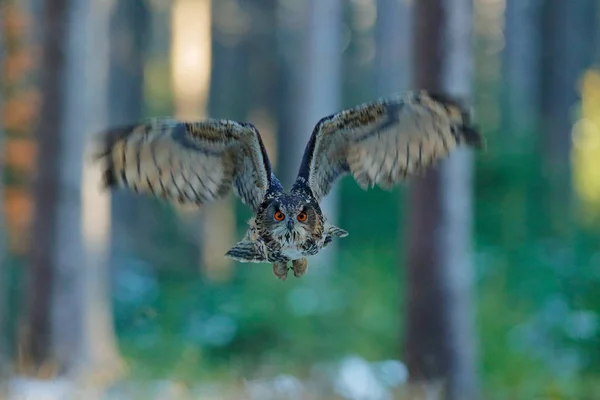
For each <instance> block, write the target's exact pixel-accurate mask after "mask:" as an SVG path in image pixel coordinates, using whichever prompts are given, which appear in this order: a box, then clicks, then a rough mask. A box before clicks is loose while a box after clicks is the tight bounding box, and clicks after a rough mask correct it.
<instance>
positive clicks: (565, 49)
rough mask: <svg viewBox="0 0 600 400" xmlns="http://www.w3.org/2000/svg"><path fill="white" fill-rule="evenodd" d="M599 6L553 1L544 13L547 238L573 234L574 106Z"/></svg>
mask: <svg viewBox="0 0 600 400" xmlns="http://www.w3.org/2000/svg"><path fill="white" fill-rule="evenodd" d="M597 14H598V2H597V1H595V0H581V1H576V2H573V3H567V2H563V1H561V0H547V1H545V2H544V3H543V8H542V37H543V42H542V43H543V45H542V64H541V65H542V68H541V91H540V106H541V117H542V122H543V123H542V128H543V135H542V143H541V153H542V157H543V162H542V168H543V170H542V174H543V176H544V178H545V180H546V182H547V183H548V184H549V193H547V194H546V196H544V198H543V200H544V201H542V206H544V207H547V208H546V210H545V211H544V213H543V214H542V215H548V216H550V217H549V218H546V219H544V220H543V221H542V223H543V224H544V225H545V226H543V228H542V229H543V234H544V235H549V236H559V237H560V236H562V237H566V236H569V235H570V230H571V229H570V227H572V222H573V213H572V209H571V205H572V204H573V191H572V187H571V148H572V146H571V140H572V138H571V130H572V127H573V124H574V122H575V118H576V117H575V116H574V115H573V107H574V106H575V105H576V104H577V102H578V101H579V98H580V95H579V93H578V92H579V82H578V81H579V79H581V77H582V75H583V72H584V71H585V69H586V68H589V67H590V66H591V64H592V62H593V59H594V50H595V48H596V45H595V41H596V38H597V35H596V26H597V22H596V21H597Z"/></svg>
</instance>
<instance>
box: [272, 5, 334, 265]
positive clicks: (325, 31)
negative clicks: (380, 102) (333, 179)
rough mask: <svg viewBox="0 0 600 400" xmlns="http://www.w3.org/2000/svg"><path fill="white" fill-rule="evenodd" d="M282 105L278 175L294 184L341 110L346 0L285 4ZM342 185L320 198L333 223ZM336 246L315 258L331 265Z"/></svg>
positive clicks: (281, 26) (281, 25) (281, 15)
mask: <svg viewBox="0 0 600 400" xmlns="http://www.w3.org/2000/svg"><path fill="white" fill-rule="evenodd" d="M281 7H282V8H281V9H280V12H279V16H278V21H279V22H278V25H279V29H280V30H281V31H282V33H283V35H282V41H281V42H280V52H281V54H282V57H283V59H282V60H281V61H282V67H283V68H284V69H286V70H287V71H284V72H283V74H284V75H283V76H282V78H281V79H282V81H281V82H280V84H281V85H282V86H283V87H282V97H283V98H282V99H281V104H282V109H281V110H280V112H279V113H278V115H279V116H280V119H281V120H280V123H279V127H278V138H277V139H278V146H277V149H278V150H277V153H278V159H279V160H280V162H279V168H278V171H279V175H280V179H281V182H282V184H283V186H284V188H286V189H287V190H289V189H290V188H291V185H292V184H293V182H294V180H295V178H296V175H297V173H298V168H299V167H300V160H301V158H302V154H303V152H304V148H305V147H306V143H307V141H308V138H309V137H310V135H311V133H312V130H313V128H314V127H315V125H316V124H317V122H318V121H319V120H320V119H321V118H322V117H325V116H327V115H330V114H332V113H334V112H336V111H339V109H340V106H341V104H340V97H341V56H342V37H341V35H342V2H341V1H340V0H309V1H306V2H304V3H291V2H286V3H285V4H284V5H282V6H281ZM338 193H339V186H336V187H334V188H333V190H332V191H331V192H330V193H329V195H328V196H327V197H325V199H323V201H322V202H321V209H322V210H323V213H324V214H325V215H326V216H327V218H328V219H329V221H331V223H333V224H336V223H337V221H338V199H339V194H338ZM336 248H337V242H336V241H334V242H333V243H332V244H330V245H329V246H328V247H327V248H325V249H324V250H322V251H321V252H320V253H319V254H318V255H317V256H315V257H313V260H314V262H315V263H316V264H321V265H322V266H323V267H325V266H327V265H330V264H331V262H332V261H333V255H334V253H335V249H336Z"/></svg>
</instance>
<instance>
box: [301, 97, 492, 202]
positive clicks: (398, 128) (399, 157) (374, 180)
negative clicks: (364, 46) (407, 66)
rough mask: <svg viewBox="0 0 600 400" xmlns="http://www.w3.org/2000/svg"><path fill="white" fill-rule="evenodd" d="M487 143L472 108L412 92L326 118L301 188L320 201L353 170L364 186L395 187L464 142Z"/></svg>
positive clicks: (309, 149) (309, 152) (309, 151)
mask: <svg viewBox="0 0 600 400" xmlns="http://www.w3.org/2000/svg"><path fill="white" fill-rule="evenodd" d="M463 143H464V144H467V145H469V146H472V147H475V148H483V147H484V144H485V143H484V139H483V138H482V136H481V135H480V133H479V132H478V131H477V129H476V128H475V127H473V126H472V125H471V122H470V117H469V113H468V112H467V111H466V110H465V109H464V108H463V107H462V106H461V105H460V104H459V103H458V101H455V100H452V99H450V98H449V97H446V96H443V95H434V94H432V93H429V92H427V91H414V92H408V93H407V94H404V95H397V96H394V97H390V98H387V99H382V100H378V101H374V102H371V103H366V104H363V105H360V106H357V107H354V108H350V109H346V110H343V111H340V112H338V113H336V114H333V115H330V116H328V117H325V118H322V119H321V120H320V121H319V122H318V123H317V125H316V126H315V128H314V130H313V133H312V135H311V137H310V140H309V142H308V144H307V146H306V149H305V151H304V156H303V158H302V164H301V166H300V171H299V173H298V178H297V180H296V183H295V187H296V188H298V187H302V186H303V187H306V186H308V187H309V188H310V190H311V191H312V194H313V195H314V196H315V198H316V199H317V201H320V200H321V199H322V198H323V197H325V196H326V195H327V194H328V193H329V191H330V190H331V187H332V185H333V184H334V183H335V181H336V179H337V178H339V177H340V176H342V175H345V174H347V173H350V174H352V176H353V177H354V179H355V180H356V181H357V182H358V184H359V185H360V186H361V187H362V188H363V189H367V188H369V187H373V186H375V185H376V184H377V185H380V186H381V187H384V188H389V187H391V186H393V185H394V184H396V183H398V182H400V181H403V180H406V179H407V178H409V177H411V176H413V175H415V174H418V173H420V172H421V171H423V170H424V169H425V168H426V167H428V166H429V165H432V164H434V163H436V162H437V161H438V160H440V159H441V158H444V157H445V156H447V155H448V154H449V153H450V152H451V151H452V150H453V149H454V148H455V147H457V146H458V145H460V144H463Z"/></svg>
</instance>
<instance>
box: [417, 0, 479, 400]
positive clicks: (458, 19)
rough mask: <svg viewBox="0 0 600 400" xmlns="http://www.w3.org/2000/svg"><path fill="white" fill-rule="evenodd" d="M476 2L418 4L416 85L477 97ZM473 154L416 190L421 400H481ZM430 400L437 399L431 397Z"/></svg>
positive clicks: (459, 156) (450, 162)
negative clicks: (477, 364) (474, 53)
mask: <svg viewBox="0 0 600 400" xmlns="http://www.w3.org/2000/svg"><path fill="white" fill-rule="evenodd" d="M471 29H472V2H471V1H469V0H424V1H419V2H416V3H414V31H413V38H414V42H413V43H414V48H413V49H414V50H413V51H414V53H413V54H414V64H413V71H414V75H413V84H414V86H415V87H416V88H424V89H428V90H433V91H442V92H446V93H449V94H451V95H453V96H456V97H459V98H461V99H463V100H466V101H467V102H468V101H470V97H471V74H472V73H471V70H472V65H471V64H472V55H471V52H472V50H471ZM471 175H472V167H471V154H470V151H469V150H466V149H464V148H461V149H459V150H457V151H456V152H455V153H454V154H452V155H451V156H450V157H449V158H448V159H447V160H444V161H443V162H442V163H441V165H439V166H438V167H437V168H435V169H430V170H429V172H428V173H427V174H426V175H425V176H424V177H423V178H422V179H416V180H415V181H413V183H412V184H411V185H410V200H409V202H410V210H409V211H408V215H409V218H408V237H409V251H408V254H409V255H408V302H407V306H408V310H407V324H406V326H407V332H406V342H405V357H406V360H407V364H408V368H409V379H410V382H411V383H412V387H413V388H414V389H415V391H416V393H419V394H418V395H417V397H418V398H424V397H425V395H424V393H425V391H427V392H429V393H431V392H430V391H435V390H439V391H440V392H439V393H440V394H439V395H438V396H434V398H446V399H460V400H470V399H475V398H477V397H478V395H477V383H476V376H475V375H476V374H475V351H474V350H475V336H474V332H473V322H472V319H473V312H472V309H471V306H472V304H471V303H472V301H471V280H472V279H471V270H472V266H471V261H470V252H471V249H470V242H471V219H472V210H471V208H472V205H471ZM427 398H431V397H427Z"/></svg>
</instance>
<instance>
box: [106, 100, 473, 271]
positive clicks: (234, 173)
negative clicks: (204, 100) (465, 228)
mask: <svg viewBox="0 0 600 400" xmlns="http://www.w3.org/2000/svg"><path fill="white" fill-rule="evenodd" d="M97 138H99V139H100V140H99V148H98V149H97V150H98V151H97V153H96V155H95V160H96V161H98V162H100V163H101V168H102V172H103V174H102V176H103V178H102V179H103V182H102V185H103V187H105V188H107V189H112V188H125V189H129V190H132V191H134V192H137V193H142V194H147V195H152V196H157V197H161V198H164V199H166V200H168V201H172V202H176V203H181V204H192V205H196V206H198V207H201V206H202V205H205V204H209V203H212V202H215V201H218V200H219V199H223V198H224V197H225V196H228V195H229V193H230V192H232V191H233V193H234V194H235V195H236V196H237V197H238V198H239V199H240V200H241V201H242V203H244V204H246V205H247V206H248V207H249V208H250V209H251V210H252V211H253V216H252V218H250V220H249V221H248V230H247V232H246V234H245V236H244V238H243V239H242V240H241V241H239V242H238V243H236V244H235V245H234V246H233V247H232V248H231V249H230V250H229V251H228V252H227V253H226V254H225V256H226V257H229V258H232V259H234V260H237V261H239V262H244V263H271V264H272V266H273V273H274V275H275V276H276V277H277V278H279V279H282V280H285V279H286V278H287V276H288V271H289V270H290V269H292V270H293V273H294V276H296V277H300V276H302V275H303V274H304V273H305V272H306V271H307V266H308V262H307V257H308V256H311V255H315V254H317V253H318V252H319V251H320V250H321V249H323V248H324V247H326V246H327V245H328V244H330V243H331V242H332V241H333V240H334V239H337V238H343V237H345V236H347V235H348V232H346V231H345V230H344V229H341V228H339V227H337V226H335V225H333V224H331V223H330V222H329V221H328V220H327V216H326V215H324V214H323V212H322V210H321V208H320V207H319V202H320V201H321V200H322V199H323V198H324V197H325V196H327V194H328V193H329V191H330V190H331V188H332V186H333V185H334V184H335V183H336V181H337V180H338V178H341V177H342V176H344V175H347V174H349V175H351V176H352V177H353V178H354V179H355V181H356V182H357V183H358V185H359V186H360V187H361V188H362V189H363V190H366V189H368V188H371V187H374V186H375V185H379V186H380V187H382V188H384V189H389V188H391V187H392V186H394V185H395V184H397V183H400V182H402V181H405V180H407V179H408V178H410V177H412V176H415V175H418V174H420V173H422V172H423V171H424V170H425V169H426V168H428V167H429V166H431V165H433V164H435V163H436V162H437V161H438V160H440V159H442V158H444V157H446V156H447V155H448V154H449V153H450V152H451V151H453V149H455V148H456V147H457V146H459V145H463V144H464V145H467V146H470V147H473V148H476V149H481V148H483V146H484V144H485V142H484V139H483V137H482V135H481V134H480V132H479V131H478V129H477V128H476V127H474V126H473V125H472V124H471V121H470V115H469V113H468V112H467V111H466V110H465V108H464V107H463V106H462V105H461V104H460V103H459V102H458V101H457V100H455V99H452V98H451V97H449V96H446V95H440V94H434V93H431V92H428V91H411V92H408V93H404V94H398V95H394V96H390V97H388V98H384V99H379V100H376V101H372V102H369V103H365V104H362V105H359V106H356V107H353V108H348V109H345V110H342V111H339V112H337V113H335V114H332V115H330V116H327V117H324V118H322V119H321V120H319V121H318V123H317V124H316V126H315V127H314V130H313V131H312V135H311V136H310V139H309V140H308V143H307V145H306V148H305V150H304V154H303V157H302V161H301V163H300V167H299V170H298V175H297V178H296V181H295V182H294V184H293V185H292V187H291V189H290V190H289V191H286V190H284V188H283V187H282V185H281V183H280V181H279V180H278V179H277V177H276V176H275V174H274V173H273V170H272V167H271V163H270V161H269V156H268V154H267V151H266V149H265V146H264V144H263V141H262V139H261V136H260V133H259V132H258V130H257V129H256V128H255V127H254V126H253V125H252V124H250V123H247V122H236V121H231V120H224V119H206V120H203V121H198V122H185V121H178V120H175V119H170V118H157V119H152V120H149V121H147V122H145V123H140V124H134V125H131V126H124V127H119V128H115V129H111V130H108V131H106V132H104V133H102V134H100V135H98V136H97ZM290 264H291V266H290Z"/></svg>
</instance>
